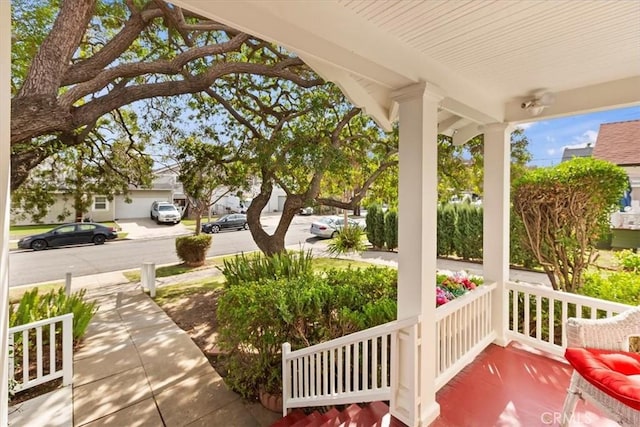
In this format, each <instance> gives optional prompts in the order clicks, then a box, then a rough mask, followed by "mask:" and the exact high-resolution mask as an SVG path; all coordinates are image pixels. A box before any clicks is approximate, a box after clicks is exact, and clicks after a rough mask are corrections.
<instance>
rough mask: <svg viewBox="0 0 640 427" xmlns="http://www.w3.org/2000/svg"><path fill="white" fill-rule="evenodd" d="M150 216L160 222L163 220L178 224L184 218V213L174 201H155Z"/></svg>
mask: <svg viewBox="0 0 640 427" xmlns="http://www.w3.org/2000/svg"><path fill="white" fill-rule="evenodd" d="M150 217H151V219H153V220H155V221H156V222H157V223H158V224H160V223H163V222H166V223H173V224H177V223H179V222H180V220H181V219H182V214H181V213H180V211H179V210H178V208H176V207H175V206H174V205H173V204H172V203H169V202H153V203H152V204H151V213H150Z"/></svg>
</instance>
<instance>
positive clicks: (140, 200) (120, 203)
mask: <svg viewBox="0 0 640 427" xmlns="http://www.w3.org/2000/svg"><path fill="white" fill-rule="evenodd" d="M130 197H131V203H127V202H125V201H124V197H123V196H116V198H115V203H116V206H115V217H116V218H117V219H127V218H148V217H149V211H150V210H151V204H152V203H153V202H155V201H157V200H164V201H171V200H170V199H171V195H170V194H169V193H168V192H165V191H157V192H156V191H152V192H145V193H144V194H132V195H131V196H130Z"/></svg>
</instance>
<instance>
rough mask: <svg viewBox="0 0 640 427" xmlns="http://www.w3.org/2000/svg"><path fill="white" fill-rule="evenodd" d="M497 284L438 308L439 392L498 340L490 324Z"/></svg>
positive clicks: (480, 287)
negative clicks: (493, 294) (493, 296)
mask: <svg viewBox="0 0 640 427" xmlns="http://www.w3.org/2000/svg"><path fill="white" fill-rule="evenodd" d="M496 287H497V285H496V284H495V283H491V284H486V285H482V286H479V287H478V288H476V289H475V290H474V291H472V292H469V293H467V294H465V295H463V296H461V297H459V298H456V299H454V300H453V301H451V302H448V303H446V304H444V305H442V306H440V307H438V308H437V309H436V336H437V342H436V343H435V345H436V360H435V363H436V389H437V390H439V389H440V388H441V387H442V386H444V385H445V384H446V383H447V382H449V380H451V379H452V378H453V377H455V376H456V375H457V374H458V373H459V372H460V371H461V370H462V369H463V368H464V367H465V366H466V365H468V364H469V363H471V362H472V361H473V359H474V358H475V357H476V356H477V355H478V354H480V353H482V351H483V350H484V349H485V348H486V347H487V346H488V345H489V344H491V342H492V341H493V340H495V338H496V333H495V331H494V330H493V328H492V323H491V293H492V292H495V291H496Z"/></svg>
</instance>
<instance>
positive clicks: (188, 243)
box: [176, 234, 211, 267]
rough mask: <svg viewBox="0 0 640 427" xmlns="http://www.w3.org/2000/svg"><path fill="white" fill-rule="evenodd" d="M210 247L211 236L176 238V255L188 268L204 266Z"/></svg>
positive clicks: (200, 235)
mask: <svg viewBox="0 0 640 427" xmlns="http://www.w3.org/2000/svg"><path fill="white" fill-rule="evenodd" d="M210 247H211V236H210V235H209V234H198V235H195V236H180V237H176V254H177V255H178V258H180V259H181V260H182V262H184V263H185V264H186V265H188V266H190V267H199V266H201V265H204V261H205V259H206V256H207V251H208V250H209V248H210Z"/></svg>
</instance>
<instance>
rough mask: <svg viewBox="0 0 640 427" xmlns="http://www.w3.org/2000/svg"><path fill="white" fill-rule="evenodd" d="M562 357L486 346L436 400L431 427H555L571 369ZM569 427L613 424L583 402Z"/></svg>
mask: <svg viewBox="0 0 640 427" xmlns="http://www.w3.org/2000/svg"><path fill="white" fill-rule="evenodd" d="M562 360H563V359H561V358H558V357H555V356H551V355H548V354H546V353H542V352H539V351H537V350H534V349H531V348H529V347H526V346H523V345H520V344H511V345H509V346H508V347H506V348H502V347H499V346H496V345H490V346H489V347H488V348H487V349H485V351H483V352H482V353H481V354H480V355H479V356H478V357H477V358H476V359H475V360H474V361H473V362H472V363H471V364H469V365H468V366H467V367H466V368H465V369H464V370H463V371H462V372H460V373H459V374H458V375H456V376H455V377H454V378H453V379H452V380H451V381H450V382H449V383H448V384H447V385H445V386H444V387H443V388H442V389H441V390H440V391H439V392H438V393H437V396H436V400H437V401H438V403H439V404H440V417H439V418H438V419H437V420H436V421H434V422H433V423H432V424H431V427H476V426H477V427H491V426H500V427H533V426H558V425H559V424H560V418H561V414H562V405H563V404H564V398H565V395H566V391H567V387H568V386H569V380H570V378H571V373H572V369H571V366H569V365H568V364H567V363H565V362H563V361H562ZM570 426H571V427H587V426H588V427H613V426H618V424H617V423H615V422H613V421H611V420H609V419H608V418H606V417H603V416H602V415H601V412H600V411H598V409H596V408H594V407H593V406H592V405H589V404H587V403H585V402H583V401H580V402H579V403H578V406H577V408H576V412H575V414H574V416H573V418H572V420H571V423H570Z"/></svg>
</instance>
